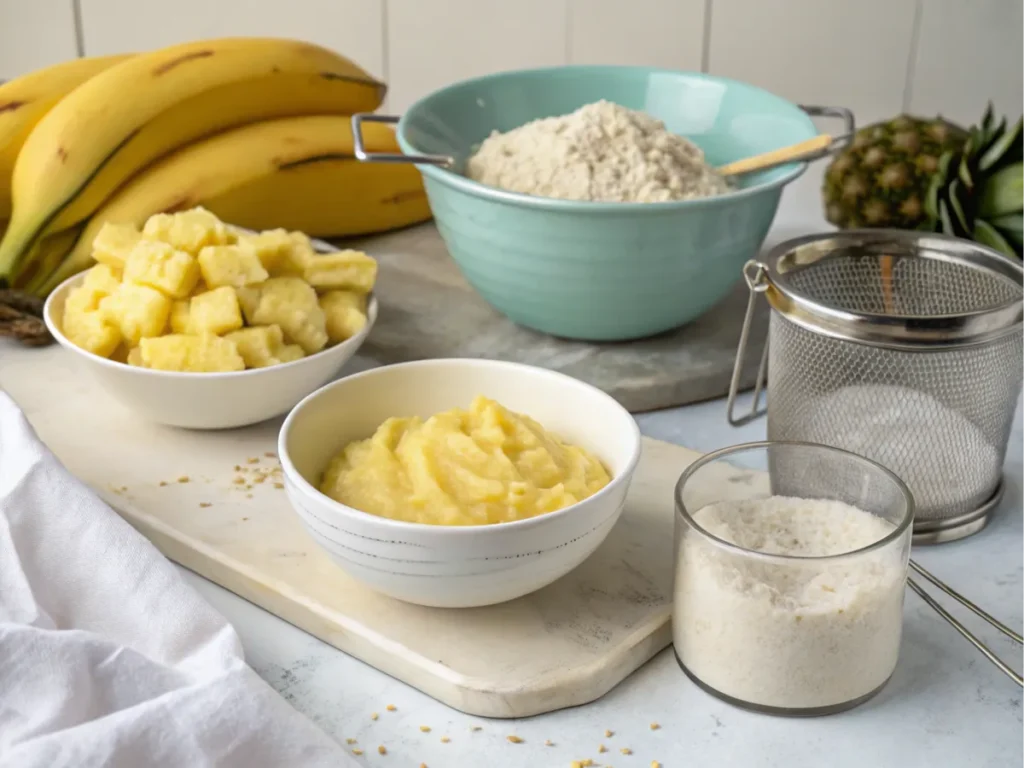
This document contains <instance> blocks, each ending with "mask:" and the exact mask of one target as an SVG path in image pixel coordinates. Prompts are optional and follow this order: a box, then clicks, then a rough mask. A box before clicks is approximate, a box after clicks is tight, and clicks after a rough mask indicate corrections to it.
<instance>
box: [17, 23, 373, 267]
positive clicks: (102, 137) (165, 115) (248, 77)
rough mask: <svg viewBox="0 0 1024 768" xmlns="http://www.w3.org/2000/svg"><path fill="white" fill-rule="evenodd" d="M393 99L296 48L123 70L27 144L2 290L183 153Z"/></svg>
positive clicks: (193, 55)
mask: <svg viewBox="0 0 1024 768" xmlns="http://www.w3.org/2000/svg"><path fill="white" fill-rule="evenodd" d="M384 93H385V86H384V84H383V83H381V82H379V81H377V80H376V79H374V78H373V77H372V76H371V75H370V74H368V73H367V72H366V71H364V70H363V69H362V68H360V67H359V66H358V65H357V64H355V63H354V62H352V61H350V60H349V59H347V58H345V57H344V56H341V55H339V54H336V53H334V52H332V51H329V50H327V49H325V48H321V47H320V46H317V45H314V44H311V43H305V42H300V41H296V40H282V39H276V38H223V39H218V40H204V41H198V42H192V43H185V44H182V45H174V46H170V47H168V48H163V49H161V50H158V51H153V52H150V53H143V54H138V55H136V56H133V57H131V58H129V59H127V60H126V61H123V62H121V63H119V64H116V65H114V66H112V67H110V68H109V69H107V70H105V71H103V72H101V73H99V74H97V75H95V76H94V77H92V78H90V79H89V80H88V81H86V82H85V83H83V84H82V85H81V86H80V87H78V88H76V89H75V90H74V91H73V92H72V93H70V94H68V95H67V96H66V97H65V98H64V99H62V100H61V101H60V102H59V103H58V104H57V105H56V106H55V107H54V108H53V109H51V110H50V111H49V112H48V113H47V114H46V115H45V116H44V117H43V119H42V120H40V121H39V123H38V124H37V125H36V127H35V128H34V129H33V130H32V132H31V134H30V135H29V137H28V139H27V140H26V141H25V144H24V146H23V147H22V150H21V153H20V154H19V156H18V160H17V162H16V164H15V167H14V174H13V180H12V188H13V194H14V200H15V204H14V210H13V212H12V216H11V220H10V223H9V226H8V229H7V232H6V234H5V236H4V239H3V241H2V243H0V284H2V283H3V282H6V281H9V280H10V277H11V275H12V274H14V273H16V272H17V271H19V268H20V267H21V262H22V261H23V260H24V259H25V258H26V256H27V255H28V254H29V253H30V248H31V246H32V243H33V241H34V240H36V239H37V238H39V237H41V236H43V235H46V234H48V233H50V232H56V231H59V230H64V229H68V228H69V227H71V226H72V225H74V224H77V223H79V222H81V221H83V220H84V219H86V218H88V217H89V216H90V215H91V214H93V213H94V212H95V211H96V210H97V209H98V208H99V207H100V206H101V205H102V204H103V203H104V202H105V201H106V200H107V199H108V198H109V197H110V195H111V194H112V193H113V192H114V191H115V190H116V189H117V188H118V187H119V186H121V185H122V184H123V183H124V182H125V181H127V180H128V179H129V178H130V177H131V176H133V175H134V174H135V173H136V172H138V171H139V170H140V169H142V168H144V167H145V166H147V165H149V164H150V163H151V162H153V161H154V160H156V159H158V158H160V157H162V156H163V155H166V154H168V153H169V152H171V151H173V150H175V149H177V148H178V147H181V146H183V145H185V144H188V143H190V142H193V141H195V140H197V139H200V138H202V137H205V136H209V135H211V134H213V133H216V132H218V131H221V130H225V129H227V128H232V127H235V126H238V125H243V124H247V123H253V122H257V121H260V120H267V119H272V118H278V117H288V116H297V115H317V114H333V115H339V114H340V115H349V114H352V113H354V112H363V111H372V110H374V109H376V108H377V107H378V106H379V105H380V103H381V102H382V101H383V98H384Z"/></svg>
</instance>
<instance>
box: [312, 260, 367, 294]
mask: <svg viewBox="0 0 1024 768" xmlns="http://www.w3.org/2000/svg"><path fill="white" fill-rule="evenodd" d="M303 277H305V278H306V282H307V283H309V284H310V285H312V286H313V287H314V288H321V289H328V288H343V289H346V290H350V291H356V292H358V293H369V292H370V291H371V290H373V284H374V282H376V280H377V262H376V261H375V260H374V259H373V258H372V257H370V256H367V255H366V254H365V253H363V252H362V251H352V250H348V251H337V252H335V253H318V254H316V255H315V256H314V257H313V258H312V259H311V260H310V261H309V262H308V263H307V264H306V267H305V269H304V270H303Z"/></svg>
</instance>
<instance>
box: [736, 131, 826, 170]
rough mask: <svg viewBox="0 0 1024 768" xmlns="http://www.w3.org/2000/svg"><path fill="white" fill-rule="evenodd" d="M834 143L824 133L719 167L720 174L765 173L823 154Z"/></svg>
mask: <svg viewBox="0 0 1024 768" xmlns="http://www.w3.org/2000/svg"><path fill="white" fill-rule="evenodd" d="M832 141H833V139H832V137H831V136H829V135H828V134H827V133H822V134H819V135H817V136H815V137H814V138H812V139H806V140H805V141H801V142H800V143H798V144H791V145H790V146H788V147H780V148H779V149H773V150H772V151H771V152H765V153H764V154H761V155H754V156H753V157H746V158H744V159H742V160H737V161H735V162H733V163H726V164H725V165H722V166H719V168H718V172H719V173H720V174H721V175H722V176H737V175H739V174H741V173H751V172H753V171H763V170H764V169H765V168H771V167H773V166H776V165H782V164H784V163H789V162H792V161H794V160H801V159H804V157H803V156H804V155H810V154H815V153H818V152H822V151H824V150H826V149H828V148H829V147H830V146H831V145H832Z"/></svg>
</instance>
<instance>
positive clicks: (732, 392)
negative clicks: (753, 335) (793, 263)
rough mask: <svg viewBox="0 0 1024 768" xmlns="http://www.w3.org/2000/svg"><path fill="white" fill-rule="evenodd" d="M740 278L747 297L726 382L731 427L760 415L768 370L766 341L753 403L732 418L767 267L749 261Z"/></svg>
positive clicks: (764, 286)
mask: <svg viewBox="0 0 1024 768" xmlns="http://www.w3.org/2000/svg"><path fill="white" fill-rule="evenodd" d="M743 277H744V279H745V280H746V281H747V287H748V288H750V298H749V299H747V312H746V314H745V315H744V316H743V327H742V328H741V329H740V340H739V345H738V348H737V349H736V361H735V362H734V363H733V367H732V379H730V381H729V400H728V403H727V404H726V416H727V417H728V419H729V423H730V424H731V425H732V426H734V427H741V426H743V425H744V424H748V423H750V422H751V421H753V420H754V419H757V418H760V417H761V416H763V415H764V413H765V409H764V408H762V407H760V404H761V394H762V393H763V392H764V382H765V374H766V372H767V369H768V342H767V341H766V342H765V345H764V352H762V353H761V364H760V365H759V366H758V367H757V379H756V380H755V382H754V402H753V403H752V404H751V406H750V411H749V412H748V413H745V414H744V415H742V416H737V415H736V413H735V412H736V398H737V397H738V396H739V391H740V377H741V375H742V374H743V365H744V362H745V361H746V357H747V342H748V340H749V339H750V328H751V326H752V325H753V323H754V310H755V309H756V308H757V296H758V294H761V293H764V292H765V291H767V290H768V285H769V283H768V266H767V265H766V264H763V263H761V262H760V261H757V260H756V259H751V260H750V261H748V262H747V263H746V264H744V265H743Z"/></svg>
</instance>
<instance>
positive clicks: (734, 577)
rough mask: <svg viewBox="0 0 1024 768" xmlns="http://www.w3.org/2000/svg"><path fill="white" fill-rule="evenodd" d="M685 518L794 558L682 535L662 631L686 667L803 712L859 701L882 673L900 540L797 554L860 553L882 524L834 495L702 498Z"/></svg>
mask: <svg viewBox="0 0 1024 768" xmlns="http://www.w3.org/2000/svg"><path fill="white" fill-rule="evenodd" d="M693 519H694V520H695V521H696V522H697V524H698V525H699V526H700V527H701V528H703V529H704V530H705V531H707V532H708V533H710V534H712V535H713V536H715V537H717V538H719V539H722V540H724V541H728V542H729V543H731V544H736V545H738V546H741V547H743V548H744V549H748V550H753V551H756V552H764V553H770V554H775V555H787V556H790V557H794V558H798V559H794V560H783V561H779V560H775V561H770V560H763V559H758V558H757V557H756V556H748V555H743V554H737V553H734V552H732V551H728V550H725V549H723V548H722V547H721V546H718V545H715V544H714V543H712V542H710V541H709V540H708V539H706V538H704V537H703V536H702V535H701V534H700V533H698V532H695V531H693V530H692V529H691V530H689V531H687V532H686V533H685V534H684V536H683V540H682V542H681V546H680V548H679V555H678V557H679V562H678V564H677V567H676V587H675V605H674V611H673V618H672V627H673V642H674V644H675V648H676V653H677V654H678V656H679V658H680V660H681V661H682V663H683V664H684V665H685V666H686V668H687V670H689V672H690V673H691V674H692V675H695V676H696V677H697V678H698V679H699V680H701V681H702V682H703V683H705V684H706V685H708V686H710V687H711V688H713V689H715V690H717V691H719V692H721V693H724V694H726V695H728V696H732V697H733V698H736V699H739V700H741V701H745V702H748V703H752V704H760V705H762V706H768V707H780V708H789V709H801V708H816V707H827V706H831V705H835V704H842V703H845V702H848V701H852V700H855V699H858V698H860V697H862V696H865V695H867V694H869V693H871V692H872V691H874V690H875V689H877V688H878V687H880V686H881V685H882V684H883V683H884V682H885V681H886V680H887V679H888V677H889V675H890V674H892V671H893V669H894V668H895V666H896V659H897V655H898V652H899V645H900V636H901V627H902V619H903V593H904V587H903V585H904V580H905V576H906V549H905V544H904V545H903V546H901V545H899V544H894V545H892V546H887V547H884V548H883V549H882V550H880V551H879V550H876V551H872V552H868V553H864V554H859V555H855V556H853V557H850V558H840V559H837V560H825V561H820V560H814V559H806V558H819V557H827V556H832V555H839V554H844V553H847V552H853V551H855V550H858V549H862V548H864V547H866V546H869V545H871V544H873V543H875V542H876V541H880V540H881V539H883V538H885V537H886V536H887V535H889V534H890V533H891V532H892V531H893V530H894V528H893V525H892V524H891V523H889V522H888V521H886V520H883V519H882V518H879V517H877V516H875V515H873V514H871V513H870V512H866V511H864V510H862V509H858V508H856V507H852V506H850V505H848V504H843V503H842V502H838V501H831V500H813V499H812V500H808V499H797V498H791V497H784V496H774V497H771V498H768V499H757V500H744V501H725V502H720V503H717V504H711V505H709V506H707V507H704V508H702V509H700V510H698V511H697V513H696V514H694V516H693Z"/></svg>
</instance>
